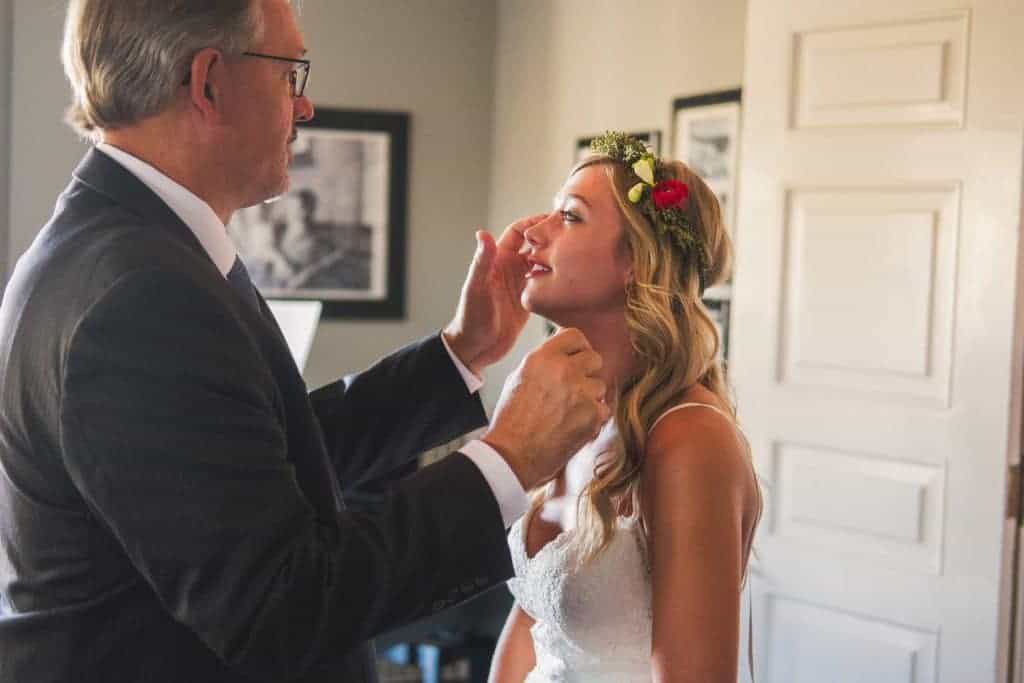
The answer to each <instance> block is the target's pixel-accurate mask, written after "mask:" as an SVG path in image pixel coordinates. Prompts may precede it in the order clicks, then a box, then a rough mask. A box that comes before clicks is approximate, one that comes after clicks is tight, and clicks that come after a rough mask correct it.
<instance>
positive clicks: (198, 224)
mask: <svg viewBox="0 0 1024 683" xmlns="http://www.w3.org/2000/svg"><path fill="white" fill-rule="evenodd" d="M96 148H97V149H98V150H99V151H101V152H103V153H104V154H106V155H107V156H109V157H110V158H112V159H113V160H114V161H116V162H117V163H119V164H121V165H122V166H124V168H125V169H126V170H127V171H128V172H129V173H131V174H132V175H134V176H135V177H136V178H138V179H139V180H140V181H142V183H143V184H144V185H145V186H146V187H148V188H149V189H150V190H152V191H153V193H154V194H156V196H158V197H160V199H162V200H163V202H164V203H165V204H167V206H168V207H170V209H171V211H173V212H174V213H175V214H177V216H178V218H180V219H181V221H182V223H184V224H185V225H187V226H188V228H189V229H190V230H191V231H192V232H193V233H194V234H195V236H196V239H198V240H199V243H200V244H201V245H203V249H205V250H206V253H207V254H208V255H209V256H210V259H211V260H212V261H213V262H214V264H216V266H217V268H218V269H219V270H220V272H221V275H223V276H224V277H225V278H226V277H227V274H228V271H230V270H231V266H232V265H233V264H234V262H235V258H237V256H238V253H237V251H236V250H235V245H234V244H233V243H232V242H231V238H229V237H228V232H227V229H226V228H225V227H224V224H223V223H221V220H220V218H218V217H217V214H216V213H214V212H213V209H212V208H210V205H209V204H207V203H206V202H204V201H203V200H202V199H200V198H199V197H197V196H196V195H195V194H194V193H192V192H190V191H189V190H187V189H186V188H185V187H183V186H181V185H180V184H179V183H177V182H175V181H173V180H171V179H170V178H168V177H167V176H166V175H164V174H163V173H161V172H160V171H158V170H157V169H156V168H154V167H153V166H151V165H149V164H147V163H146V162H144V161H142V160H141V159H139V158H137V157H134V156H132V155H131V154H128V153H127V152H125V151H124V150H121V149H118V148H117V147H114V146H113V145H110V144H107V143H103V142H101V143H99V144H97V145H96ZM441 341H442V343H443V344H444V348H445V350H446V351H448V355H449V356H450V357H451V359H452V362H453V363H454V364H455V367H456V368H457V369H458V371H459V374H460V375H461V376H462V379H463V380H464V381H465V383H466V389H467V390H468V391H469V393H471V394H473V393H476V392H477V391H479V390H480V387H482V386H483V382H482V381H481V380H480V378H479V377H477V376H476V375H474V374H473V373H472V372H471V371H470V370H469V368H467V367H466V366H465V365H464V364H463V363H462V362H461V361H460V360H459V358H458V356H456V355H455V353H454V352H453V351H452V349H451V347H450V346H449V345H448V341H447V340H446V339H445V338H444V335H442V336H441ZM459 450H460V451H461V452H462V453H463V454H465V455H466V457H468V458H469V459H470V460H472V461H473V463H474V464H475V465H476V466H477V467H478V468H480V472H481V473H483V476H484V479H486V480H487V484H488V485H489V486H490V487H491V491H492V492H493V493H494V497H495V498H496V499H497V501H498V507H499V508H500V510H501V517H502V519H503V520H504V522H505V528H506V529H507V528H509V527H510V526H512V524H513V523H514V522H515V521H516V520H517V519H519V517H521V516H522V514H523V513H524V512H525V511H526V505H527V500H526V492H525V491H524V490H523V487H522V485H521V484H520V483H519V478H518V477H516V475H515V473H514V472H513V471H512V468H511V467H509V465H508V463H507V462H506V461H505V459H504V458H502V457H501V456H500V455H498V453H497V452H496V451H495V450H494V449H493V448H491V447H490V446H488V445H487V444H485V443H484V442H483V441H470V442H469V443H467V444H466V445H464V446H462V447H461V448H460V449H459Z"/></svg>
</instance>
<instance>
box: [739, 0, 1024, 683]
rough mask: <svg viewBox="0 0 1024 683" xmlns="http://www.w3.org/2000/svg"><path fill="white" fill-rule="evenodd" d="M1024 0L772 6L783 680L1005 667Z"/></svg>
mask: <svg viewBox="0 0 1024 683" xmlns="http://www.w3.org/2000/svg"><path fill="white" fill-rule="evenodd" d="M1022 40H1024V4H1021V2H1020V0H1002V1H997V0H962V1H961V2H957V3H950V4H946V3H944V2H939V1H938V0H914V1H908V0H858V1H857V2H853V1H850V2H845V1H844V2H820V1H819V0H788V1H787V2H778V1H775V0H750V2H749V15H748V32H747V46H746V49H747V54H746V73H745V82H744V92H743V100H744V105H743V106H744V113H743V119H744V124H743V135H742V146H741V149H742V155H741V156H742V158H741V165H740V175H739V181H740V192H739V201H740V204H739V218H738V224H737V231H736V238H737V253H738V259H737V264H736V280H735V288H734V302H733V304H734V306H733V325H734V336H733V342H732V343H733V349H732V356H731V362H732V365H731V370H730V373H731V380H732V382H733V384H734V385H735V389H736V396H737V401H738V408H739V415H740V420H741V422H742V423H743V426H744V428H745V430H746V432H747V434H748V436H749V438H750V441H751V444H752V446H753V450H754V458H755V461H756V465H757V468H758V472H759V474H760V476H761V478H762V481H763V485H764V487H765V489H766V509H765V517H764V521H763V522H762V527H761V530H760V532H759V535H758V539H757V545H756V552H757V559H756V560H755V563H754V570H753V573H754V576H753V579H752V588H753V600H752V602H753V608H754V612H753V614H754V647H755V655H756V666H757V675H758V680H759V681H764V682H766V683H854V682H857V683H935V682H940V681H941V682H942V683H992V682H993V681H995V678H996V659H997V657H996V644H997V639H998V624H999V600H1000V567H1001V543H1002V532H1003V514H1004V504H1003V503H1004V487H1005V485H1006V461H1007V443H1008V432H1009V428H1010V391H1011V389H1010V387H1011V378H1010V368H1011V350H1012V347H1013V335H1014V307H1015V297H1016V294H1015V283H1016V273H1017V251H1018V250H1017V240H1018V227H1019V223H1020V218H1019V208H1020V187H1021V167H1022V142H1024V140H1022V125H1024V43H1022V42H1021V41H1022Z"/></svg>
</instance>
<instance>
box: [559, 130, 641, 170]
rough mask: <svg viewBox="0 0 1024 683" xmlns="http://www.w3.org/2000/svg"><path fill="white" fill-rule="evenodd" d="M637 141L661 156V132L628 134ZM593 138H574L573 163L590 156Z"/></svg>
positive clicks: (634, 132)
mask: <svg viewBox="0 0 1024 683" xmlns="http://www.w3.org/2000/svg"><path fill="white" fill-rule="evenodd" d="M629 135H632V136H633V137H635V138H636V139H637V140H640V141H641V142H642V143H644V144H645V145H647V147H648V148H649V149H650V150H651V151H652V152H654V154H656V155H657V154H661V131H660V130H641V131H633V132H630V133H629ZM594 137H595V136H590V137H588V138H576V152H575V156H573V163H578V162H580V161H582V160H583V158H584V157H585V156H587V155H588V154H590V141H591V140H593V139H594Z"/></svg>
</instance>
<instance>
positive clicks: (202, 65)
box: [187, 47, 226, 119]
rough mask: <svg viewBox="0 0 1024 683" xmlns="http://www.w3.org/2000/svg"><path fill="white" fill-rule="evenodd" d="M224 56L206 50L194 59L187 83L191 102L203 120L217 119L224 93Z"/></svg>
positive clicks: (209, 49)
mask: <svg viewBox="0 0 1024 683" xmlns="http://www.w3.org/2000/svg"><path fill="white" fill-rule="evenodd" d="M225 76H226V74H225V73H224V55H223V54H221V52H220V51H219V50H215V49H214V48H209V47H208V48H204V49H202V50H200V51H199V52H197V53H196V55H195V56H194V57H193V58H192V68H191V71H190V72H189V80H188V83H187V86H188V94H189V102H190V103H191V105H192V108H193V109H194V110H195V111H196V112H197V113H199V114H200V115H201V116H202V117H203V118H208V119H216V118H217V116H218V115H219V112H220V104H221V102H220V95H221V93H222V92H223V87H222V86H223V82H224V78H225Z"/></svg>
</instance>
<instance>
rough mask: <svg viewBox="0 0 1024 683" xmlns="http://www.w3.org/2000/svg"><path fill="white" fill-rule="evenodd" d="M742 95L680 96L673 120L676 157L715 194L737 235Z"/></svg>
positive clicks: (729, 92) (738, 92)
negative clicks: (737, 190) (737, 181)
mask: <svg viewBox="0 0 1024 683" xmlns="http://www.w3.org/2000/svg"><path fill="white" fill-rule="evenodd" d="M741 94H742V91H741V90H740V89H736V90H721V91H718V92H711V93H705V94H703V95H696V96H693V97H680V98H677V99H676V100H675V102H674V103H673V111H674V113H673V117H672V140H673V143H672V144H673V147H672V157H673V158H675V159H679V160H680V161H682V162H684V163H685V164H686V165H688V166H689V167H690V168H691V169H693V170H694V171H695V172H696V173H697V174H698V175H699V176H700V177H701V178H703V179H704V181H705V182H706V183H707V184H708V186H709V187H710V188H711V189H712V190H713V191H714V193H715V195H716V196H717V197H718V201H719V203H720V204H721V205H722V218H723V219H724V220H725V225H726V228H727V229H728V230H729V231H730V233H732V234H733V235H734V236H735V233H734V232H733V225H734V224H735V222H736V172H737V170H738V168H737V163H738V160H739V133H740V97H741Z"/></svg>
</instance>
